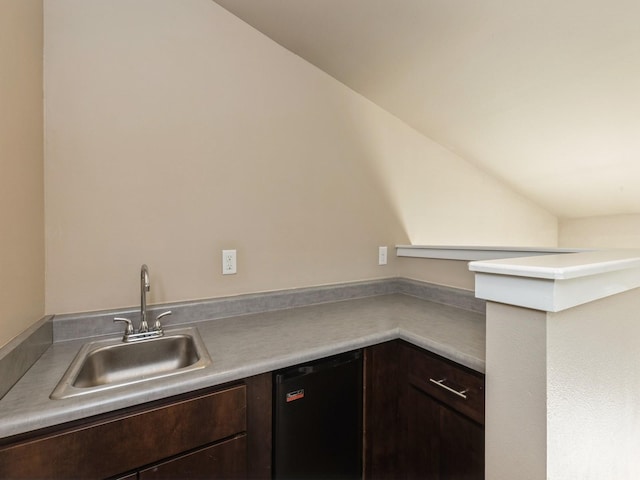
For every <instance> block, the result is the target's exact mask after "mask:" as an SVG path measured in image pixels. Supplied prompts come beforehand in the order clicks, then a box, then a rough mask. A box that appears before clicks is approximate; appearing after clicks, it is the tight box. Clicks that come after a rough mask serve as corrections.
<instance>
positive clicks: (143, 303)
mask: <svg viewBox="0 0 640 480" xmlns="http://www.w3.org/2000/svg"><path fill="white" fill-rule="evenodd" d="M150 290H151V283H150V282H149V267H147V265H146V264H143V265H142V267H141V268H140V328H139V329H138V331H139V332H140V333H144V332H148V331H149V325H148V324H147V292H148V291H150Z"/></svg>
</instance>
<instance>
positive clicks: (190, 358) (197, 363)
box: [50, 327, 211, 400]
mask: <svg viewBox="0 0 640 480" xmlns="http://www.w3.org/2000/svg"><path fill="white" fill-rule="evenodd" d="M210 364H211V357H210V356H209V352H207V349H206V347H205V346H204V343H203V342H202V338H201V337H200V334H199V333H198V330H197V329H196V328H193V327H191V328H182V329H175V330H166V331H165V334H164V336H162V337H158V338H152V339H147V340H139V341H136V342H130V343H125V342H123V341H122V339H121V338H117V339H110V340H98V341H95V342H90V343H86V344H85V345H83V346H82V348H81V349H80V351H79V352H78V354H77V355H76V357H75V358H74V360H73V362H71V365H70V366H69V368H68V369H67V371H66V372H65V374H64V375H63V377H62V379H61V380H60V382H59V383H58V385H57V386H56V388H55V389H54V391H53V393H51V395H50V398H51V399H53V400H59V399H63V398H69V397H75V396H78V395H85V394H89V393H94V392H99V391H103V390H107V389H112V388H117V387H123V386H127V385H132V384H135V383H139V382H144V381H147V380H152V379H157V378H164V377H168V376H172V375H179V374H184V373H187V372H191V371H194V370H199V369H202V368H205V367H206V366H207V365H210Z"/></svg>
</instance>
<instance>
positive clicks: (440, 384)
mask: <svg viewBox="0 0 640 480" xmlns="http://www.w3.org/2000/svg"><path fill="white" fill-rule="evenodd" d="M429 381H430V382H431V383H435V384H436V385H438V386H439V387H442V388H444V389H445V390H447V391H449V392H451V393H455V394H456V395H458V396H459V397H462V398H464V399H465V400H466V398H467V396H466V395H465V393H467V391H468V389H464V390H462V391H460V392H459V391H457V390H454V389H453V388H451V387H447V386H446V385H445V384H444V382H446V381H447V379H446V378H443V379H442V380H434V379H433V378H430V379H429Z"/></svg>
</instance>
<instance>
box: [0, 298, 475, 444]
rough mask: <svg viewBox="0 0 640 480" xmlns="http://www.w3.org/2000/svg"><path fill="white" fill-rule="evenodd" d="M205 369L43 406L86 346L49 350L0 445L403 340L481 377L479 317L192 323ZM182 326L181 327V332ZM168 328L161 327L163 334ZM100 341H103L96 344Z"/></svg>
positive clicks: (369, 310) (363, 303) (345, 308)
mask: <svg viewBox="0 0 640 480" xmlns="http://www.w3.org/2000/svg"><path fill="white" fill-rule="evenodd" d="M192 325H195V326H196V327H197V328H198V331H199V332H200V335H201V336H202V339H203V340H204V343H205V345H206V347H207V349H208V351H209V354H210V355H211V358H212V365H210V366H209V367H207V368H204V369H202V370H198V371H195V372H189V373H184V374H181V375H174V376H171V377H169V378H165V379H156V380H148V381H145V382H141V383H138V384H135V385H131V386H126V387H119V388H114V389H112V390H108V391H104V392H97V393H92V394H88V395H81V396H78V397H74V398H68V399H64V400H50V399H49V395H50V394H51V392H52V391H53V389H54V388H55V386H56V385H57V383H58V381H59V380H60V378H61V377H62V375H63V374H64V372H65V371H66V369H67V367H68V366H69V364H70V363H71V361H72V360H73V358H74V357H75V355H76V354H77V353H78V350H79V349H80V347H81V346H82V345H83V344H84V343H86V342H87V341H90V340H92V339H82V340H71V341H66V342H59V343H54V344H52V345H51V346H50V347H49V349H48V350H47V351H45V353H44V354H43V355H42V356H41V357H40V359H39V360H38V361H37V362H36V363H35V364H34V365H33V367H31V369H30V370H29V371H28V372H27V373H26V374H25V375H24V376H23V377H22V378H21V379H20V380H19V381H18V383H16V385H15V386H14V387H13V388H12V389H11V390H10V391H9V392H8V393H7V394H6V395H5V397H4V398H2V400H0V438H5V437H9V436H12V435H15V434H19V433H25V432H29V431H33V430H37V429H40V428H44V427H49V426H53V425H58V424H62V423H65V422H69V421H72V420H78V419H82V418H87V417H90V416H93V415H97V414H101V413H106V412H110V411H115V410H118V409H121V408H125V407H129V406H132V405H139V404H144V403H145V402H149V401H152V400H157V399H160V398H165V397H170V396H173V395H178V394H181V393H186V392H189V391H193V390H197V389H200V388H205V387H211V386H215V385H220V384H223V383H226V382H231V381H236V380H240V379H242V378H246V377H250V376H252V375H257V374H261V373H265V372H269V371H273V370H277V369H280V368H284V367H287V366H291V365H295V364H298V363H303V362H307V361H311V360H316V359H319V358H323V357H326V356H330V355H334V354H338V353H342V352H346V351H349V350H353V349H357V348H362V347H366V346H369V345H374V344H377V343H381V342H384V341H388V340H393V339H397V338H400V339H403V340H406V341H408V342H410V343H413V344H414V345H417V346H419V347H422V348H425V349H427V350H430V351H432V352H434V353H437V354H439V355H442V356H443V357H446V358H449V359H450V360H453V361H455V362H457V363H459V364H462V365H465V366H467V367H469V368H472V369H474V370H476V371H479V372H481V373H484V369H485V319H484V315H483V314H480V313H476V312H472V311H468V310H462V309H460V308H456V307H452V306H449V305H444V304H440V303H434V302H430V301H426V300H421V299H418V298H415V297H411V296H408V295H403V294H391V295H380V296H375V297H368V298H360V299H356V300H346V301H340V302H334V303H326V304H318V305H312V306H305V307H297V308H291V309H287V310H279V311H271V312H266V313H258V314H250V315H242V316H237V317H230V318H224V319H217V320H211V321H203V322H198V323H195V324H192ZM183 326H185V325H180V327H183ZM170 329H171V327H170V326H168V327H167V330H168V331H169V330H170ZM100 338H104V337H100Z"/></svg>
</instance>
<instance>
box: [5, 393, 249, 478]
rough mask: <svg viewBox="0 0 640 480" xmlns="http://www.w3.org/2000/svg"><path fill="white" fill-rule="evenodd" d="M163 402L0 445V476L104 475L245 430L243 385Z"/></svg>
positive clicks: (97, 476)
mask: <svg viewBox="0 0 640 480" xmlns="http://www.w3.org/2000/svg"><path fill="white" fill-rule="evenodd" d="M167 402H170V403H168V404H166V403H164V401H163V402H161V403H160V405H159V406H158V405H156V406H154V407H149V409H145V410H141V411H140V410H137V409H133V410H132V411H125V412H124V413H121V414H115V416H113V417H108V418H107V419H104V418H101V419H97V420H89V421H88V422H87V423H86V424H83V425H80V426H73V427H70V428H66V429H61V431H60V432H54V433H52V434H47V435H44V436H42V437H36V438H34V439H29V440H26V441H23V442H19V443H16V444H13V445H9V446H7V447H0V478H11V479H20V478H48V479H64V478H105V477H110V476H113V475H117V474H120V473H121V472H127V471H132V470H135V469H137V468H139V467H140V466H142V465H149V464H151V463H154V462H158V461H162V460H163V459H165V458H170V457H172V456H174V455H179V454H181V453H183V452H186V451H191V450H192V449H195V448H199V447H201V446H203V445H210V444H212V443H213V442H215V441H218V440H222V439H224V438H228V437H231V436H232V435H235V434H237V433H240V432H245V431H246V411H247V401H246V387H245V386H244V385H238V386H232V387H228V388H225V389H222V390H218V391H214V392H213V393H212V392H206V393H200V394H198V395H196V396H194V397H193V398H192V397H190V396H188V397H187V398H182V399H180V400H175V401H167ZM136 408H138V407H136Z"/></svg>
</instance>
